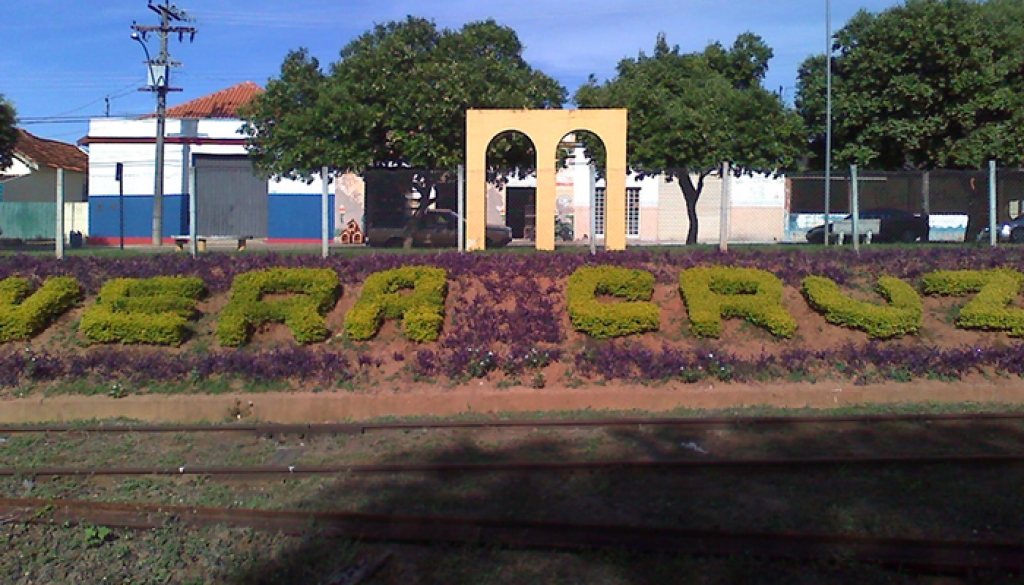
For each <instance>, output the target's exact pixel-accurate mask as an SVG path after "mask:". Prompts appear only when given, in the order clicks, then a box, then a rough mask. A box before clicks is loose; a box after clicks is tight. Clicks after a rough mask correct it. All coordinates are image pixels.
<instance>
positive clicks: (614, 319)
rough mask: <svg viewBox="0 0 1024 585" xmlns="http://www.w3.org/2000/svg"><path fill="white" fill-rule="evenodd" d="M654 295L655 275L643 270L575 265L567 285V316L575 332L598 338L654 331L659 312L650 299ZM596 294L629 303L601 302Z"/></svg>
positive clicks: (658, 323)
mask: <svg viewBox="0 0 1024 585" xmlns="http://www.w3.org/2000/svg"><path fill="white" fill-rule="evenodd" d="M653 294H654V275H653V274H651V273H650V272H648V271H646V270H632V269H629V268H619V267H616V266H597V267H583V268H578V269H577V270H576V271H575V272H573V273H572V275H571V276H570V277H569V281H568V283H567V285H566V304H567V305H568V308H569V319H570V320H571V321H572V325H573V327H574V328H575V329H576V330H577V331H580V332H582V333H586V334H587V335H589V336H591V337H596V338H598V339H606V338H609V337H623V336H626V335H635V334H637V333H644V332H646V331H657V330H658V327H659V325H660V321H661V313H660V311H659V309H658V306H657V305H655V304H654V303H651V302H649V301H650V300H651V296H653ZM598 295H609V296H612V297H618V298H621V299H624V300H626V301H628V302H620V303H607V302H601V301H599V300H598V298H597V296H598Z"/></svg>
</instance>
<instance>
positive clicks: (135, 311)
mask: <svg viewBox="0 0 1024 585" xmlns="http://www.w3.org/2000/svg"><path fill="white" fill-rule="evenodd" d="M205 292H206V287H205V285H204V284H203V281H202V280H201V279H199V278H195V277H185V276H157V277H154V278H115V279H113V280H109V281H107V282H106V283H104V285H103V288H101V289H100V293H99V296H98V297H97V299H96V304H95V305H93V306H92V307H90V308H89V309H88V310H87V311H85V313H84V314H83V315H82V321H81V324H80V325H79V328H80V329H81V331H82V333H83V334H84V335H85V337H86V338H87V339H88V340H89V341H91V342H93V343H146V344H152V345H181V343H182V342H184V341H185V339H186V338H187V337H188V335H189V333H190V329H189V325H188V323H189V321H190V320H191V319H192V318H193V317H194V316H195V306H196V301H197V300H198V299H199V298H200V297H202V296H203V293H205Z"/></svg>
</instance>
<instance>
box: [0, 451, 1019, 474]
mask: <svg viewBox="0 0 1024 585" xmlns="http://www.w3.org/2000/svg"><path fill="white" fill-rule="evenodd" d="M1014 463H1024V454H1009V455H991V454H976V455H925V456H884V457H801V458H786V459H768V458H756V459H712V458H706V459H671V460H652V459H636V460H632V459H625V460H612V461H608V460H597V461H500V462H467V463H458V462H444V463H371V464H335V465H301V464H296V465H259V466H239V467H204V466H191V465H187V464H186V465H181V466H179V467H93V468H90V467H30V468H20V469H19V468H0V477H40V476H43V477H51V476H60V477H89V476H137V475H165V476H167V475H171V476H173V475H182V476H184V475H190V476H191V475H208V476H260V475H333V474H341V473H351V474H375V473H496V472H572V471H596V470H609V469H619V470H695V469H746V470H771V469H791V468H799V469H807V468H821V467H844V466H849V467H881V466H891V465H896V466H899V465H904V466H908V465H972V466H973V465H1004V464H1014Z"/></svg>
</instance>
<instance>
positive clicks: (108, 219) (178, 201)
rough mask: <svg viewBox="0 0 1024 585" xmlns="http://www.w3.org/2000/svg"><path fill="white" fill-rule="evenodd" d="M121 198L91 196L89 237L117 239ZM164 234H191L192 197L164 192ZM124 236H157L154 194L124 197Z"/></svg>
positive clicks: (165, 235)
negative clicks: (189, 232)
mask: <svg viewBox="0 0 1024 585" xmlns="http://www.w3.org/2000/svg"><path fill="white" fill-rule="evenodd" d="M119 199H120V198H119V197H118V196H116V195H114V196H104V195H93V196H92V197H90V198H89V236H90V237H92V236H96V237H106V238H116V237H118V236H119V235H120V233H121V232H120V227H119V221H120V219H119V218H120V203H119ZM163 223H164V227H163V232H164V233H163V235H164V237H167V236H173V235H178V234H187V233H188V199H187V198H186V197H182V196H181V195H180V194H164V221H163ZM124 235H125V237H127V238H132V237H147V236H152V235H153V196H152V195H125V196H124Z"/></svg>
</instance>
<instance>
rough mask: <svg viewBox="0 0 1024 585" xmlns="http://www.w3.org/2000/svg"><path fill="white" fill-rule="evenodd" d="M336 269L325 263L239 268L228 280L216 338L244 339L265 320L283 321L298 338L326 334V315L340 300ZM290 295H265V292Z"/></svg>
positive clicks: (235, 342) (226, 341)
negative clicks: (267, 297) (250, 269)
mask: <svg viewBox="0 0 1024 585" xmlns="http://www.w3.org/2000/svg"><path fill="white" fill-rule="evenodd" d="M338 291H339V286H338V273H337V272H335V271H334V270H331V269H328V268H271V269H268V270H257V271H254V272H246V273H245V274H239V275H238V276H236V277H235V279H234V281H233V282H232V283H231V295H230V298H229V301H228V305H227V307H225V308H224V311H223V312H222V313H221V316H220V320H219V321H218V322H217V340H218V341H219V342H220V344H221V345H223V346H226V347H237V346H240V345H243V344H245V343H246V342H248V341H249V338H250V337H251V336H252V332H253V330H255V328H256V327H259V326H260V325H262V324H264V323H269V322H273V323H284V324H285V326H287V327H288V329H289V330H290V331H291V332H292V335H293V336H294V337H295V341H297V342H299V343H314V342H317V341H323V340H325V339H327V335H328V331H327V324H326V322H325V321H324V315H326V314H327V311H329V310H330V309H331V307H333V306H334V304H335V303H336V302H337V300H338ZM292 293H299V294H295V295H294V296H291V297H288V298H283V299H277V300H271V301H268V300H264V299H263V296H264V295H267V294H292Z"/></svg>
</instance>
